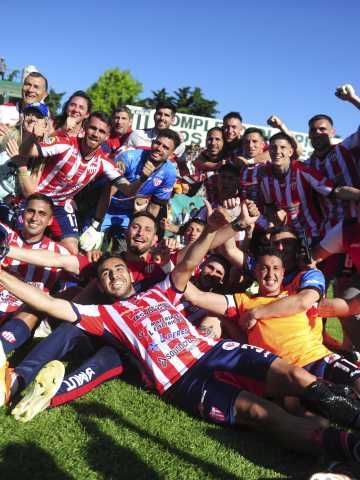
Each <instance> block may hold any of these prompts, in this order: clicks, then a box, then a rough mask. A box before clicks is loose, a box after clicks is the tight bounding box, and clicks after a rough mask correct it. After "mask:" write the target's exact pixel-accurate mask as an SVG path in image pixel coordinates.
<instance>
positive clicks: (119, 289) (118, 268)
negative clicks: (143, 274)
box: [98, 257, 134, 300]
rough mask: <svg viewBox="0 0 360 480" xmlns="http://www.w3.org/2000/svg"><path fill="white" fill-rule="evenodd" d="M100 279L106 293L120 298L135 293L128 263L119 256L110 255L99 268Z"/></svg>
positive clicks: (117, 298)
mask: <svg viewBox="0 0 360 480" xmlns="http://www.w3.org/2000/svg"><path fill="white" fill-rule="evenodd" d="M98 279H99V282H100V286H101V289H102V290H103V291H104V293H105V294H106V295H109V296H110V297H112V298H114V299H116V300H120V299H123V298H128V297H129V296H130V295H132V294H133V292H134V290H133V286H132V283H131V276H130V272H129V270H128V268H127V266H126V263H125V262H124V261H123V260H122V259H121V258H117V257H110V258H108V259H107V260H105V261H104V262H103V263H101V265H100V266H99V268H98Z"/></svg>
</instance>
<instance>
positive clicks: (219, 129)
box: [206, 127, 224, 138]
mask: <svg viewBox="0 0 360 480" xmlns="http://www.w3.org/2000/svg"><path fill="white" fill-rule="evenodd" d="M212 132H220V133H221V136H222V137H223V138H224V132H223V129H222V128H221V127H212V128H210V129H209V130H208V131H207V132H206V137H208V135H210V133H212Z"/></svg>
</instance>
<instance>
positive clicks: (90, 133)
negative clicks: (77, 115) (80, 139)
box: [84, 117, 110, 151]
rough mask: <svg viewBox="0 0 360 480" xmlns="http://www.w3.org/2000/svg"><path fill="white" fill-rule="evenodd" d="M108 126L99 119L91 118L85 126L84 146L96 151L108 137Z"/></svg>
mask: <svg viewBox="0 0 360 480" xmlns="http://www.w3.org/2000/svg"><path fill="white" fill-rule="evenodd" d="M109 131H110V129H109V126H108V125H107V123H106V122H103V121H102V120H101V119H100V118H97V117H91V118H90V120H89V121H88V122H87V123H86V125H85V138H84V141H85V145H86V147H87V148H88V149H89V150H90V151H93V150H96V149H97V148H98V147H99V146H100V145H101V144H102V143H103V142H105V140H106V139H107V138H108V136H109Z"/></svg>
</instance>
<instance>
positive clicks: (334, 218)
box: [308, 84, 360, 229]
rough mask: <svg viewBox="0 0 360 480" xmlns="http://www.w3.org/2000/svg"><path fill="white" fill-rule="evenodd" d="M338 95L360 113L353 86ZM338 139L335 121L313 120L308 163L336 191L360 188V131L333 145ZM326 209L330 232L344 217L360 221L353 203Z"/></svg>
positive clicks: (331, 204) (337, 203)
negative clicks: (330, 181) (326, 179)
mask: <svg viewBox="0 0 360 480" xmlns="http://www.w3.org/2000/svg"><path fill="white" fill-rule="evenodd" d="M335 95H336V96H337V97H338V98H340V99H341V100H343V101H345V102H349V103H351V104H352V105H354V106H355V107H356V108H357V109H360V98H359V97H358V96H357V95H356V93H355V90H354V88H353V87H352V86H351V85H349V84H346V85H342V86H340V87H338V88H337V89H336V91H335ZM334 136H335V129H334V126H333V120H332V118H331V117H329V116H328V115H324V114H319V115H315V116H314V117H312V118H311V119H310V120H309V137H310V140H311V144H312V146H313V147H314V152H313V154H312V155H311V157H310V158H309V160H308V163H309V164H310V165H311V166H312V167H314V168H316V169H317V170H319V171H320V172H321V173H322V174H323V175H324V176H326V177H327V178H329V179H330V180H332V181H333V183H334V185H335V186H336V187H339V186H345V185H346V186H349V187H356V188H360V175H359V168H358V166H359V146H360V140H359V131H357V132H355V133H353V134H352V135H350V136H349V137H347V138H346V139H345V140H343V141H342V142H341V143H337V144H333V143H334V142H333V140H334ZM330 200H333V199H330ZM325 207H326V216H327V218H328V226H327V229H328V228H331V227H333V226H334V225H335V224H336V223H338V222H339V221H340V220H341V219H342V218H343V217H344V216H345V217H347V218H351V217H356V211H355V206H354V203H353V202H350V203H349V202H344V201H341V200H337V201H335V202H334V201H332V202H326V203H325Z"/></svg>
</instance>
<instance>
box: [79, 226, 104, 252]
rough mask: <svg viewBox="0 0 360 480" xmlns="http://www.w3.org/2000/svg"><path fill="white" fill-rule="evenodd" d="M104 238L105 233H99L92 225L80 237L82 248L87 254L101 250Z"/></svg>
mask: <svg viewBox="0 0 360 480" xmlns="http://www.w3.org/2000/svg"><path fill="white" fill-rule="evenodd" d="M103 238H104V233H103V232H99V231H98V230H96V228H94V227H93V226H92V225H90V227H88V228H87V229H86V230H85V231H84V233H83V234H82V235H81V237H80V247H81V248H82V249H83V250H84V251H85V252H90V251H91V250H99V249H100V247H101V244H102V241H103Z"/></svg>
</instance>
